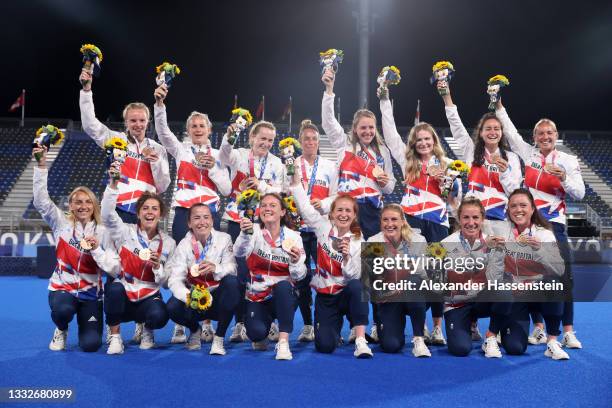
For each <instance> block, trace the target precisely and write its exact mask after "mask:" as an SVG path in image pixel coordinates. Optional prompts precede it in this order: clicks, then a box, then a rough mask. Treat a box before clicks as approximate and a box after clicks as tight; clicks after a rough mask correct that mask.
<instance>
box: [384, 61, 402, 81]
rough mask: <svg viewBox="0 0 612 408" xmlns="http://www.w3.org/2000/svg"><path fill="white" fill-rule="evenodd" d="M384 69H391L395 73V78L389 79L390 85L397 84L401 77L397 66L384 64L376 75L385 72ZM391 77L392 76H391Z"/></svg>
mask: <svg viewBox="0 0 612 408" xmlns="http://www.w3.org/2000/svg"><path fill="white" fill-rule="evenodd" d="M385 71H391V72H393V73H394V74H395V78H394V79H393V80H391V81H389V83H390V84H391V85H397V84H399V83H400V80H401V79H402V77H401V75H400V70H399V68H398V67H396V66H395V65H391V66H386V67H384V68H383V69H381V70H380V74H378V76H381V75H383V74H384V73H385ZM392 77H393V76H392Z"/></svg>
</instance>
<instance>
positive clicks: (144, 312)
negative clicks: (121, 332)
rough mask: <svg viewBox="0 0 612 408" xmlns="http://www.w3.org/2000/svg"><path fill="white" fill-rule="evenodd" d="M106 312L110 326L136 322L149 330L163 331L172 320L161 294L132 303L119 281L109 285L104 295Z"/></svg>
mask: <svg viewBox="0 0 612 408" xmlns="http://www.w3.org/2000/svg"><path fill="white" fill-rule="evenodd" d="M104 312H105V313H106V323H107V324H108V325H109V326H116V325H118V324H120V323H122V322H132V321H134V322H136V323H144V324H145V327H146V328H147V329H149V330H155V329H161V328H162V327H164V326H165V325H166V323H168V319H169V318H170V317H169V316H168V310H167V308H166V304H165V303H164V300H163V299H162V296H161V293H156V294H155V295H153V296H150V297H148V298H146V299H144V300H140V301H138V302H131V301H130V300H129V299H128V297H127V294H126V293H125V288H124V287H123V285H122V284H121V282H119V281H118V280H116V281H114V282H113V283H111V284H110V285H108V291H107V292H106V293H105V294H104Z"/></svg>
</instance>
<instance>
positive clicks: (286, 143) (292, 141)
mask: <svg viewBox="0 0 612 408" xmlns="http://www.w3.org/2000/svg"><path fill="white" fill-rule="evenodd" d="M289 145H293V146H295V148H296V149H301V148H302V146H301V145H300V142H298V141H297V140H296V139H294V138H292V137H286V138H284V139H283V140H281V141H280V142H278V147H279V148H281V149H284V148H285V147H287V146H289Z"/></svg>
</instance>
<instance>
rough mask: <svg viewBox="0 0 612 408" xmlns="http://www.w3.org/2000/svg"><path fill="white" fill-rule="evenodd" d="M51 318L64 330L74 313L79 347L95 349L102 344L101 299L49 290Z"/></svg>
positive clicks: (84, 349) (89, 349)
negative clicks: (83, 297)
mask: <svg viewBox="0 0 612 408" xmlns="http://www.w3.org/2000/svg"><path fill="white" fill-rule="evenodd" d="M49 307H51V319H52V320H53V323H55V325H56V326H57V328H58V329H60V330H66V329H67V328H68V323H70V322H71V321H72V319H73V318H74V315H76V317H77V325H78V328H79V347H80V348H81V350H83V351H87V352H93V351H97V350H98V349H99V348H100V346H101V345H102V326H103V325H102V320H103V316H102V299H96V300H80V299H77V298H76V297H74V296H72V295H71V294H70V293H68V292H64V291H51V290H50V291H49Z"/></svg>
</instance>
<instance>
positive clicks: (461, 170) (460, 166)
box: [440, 160, 470, 198]
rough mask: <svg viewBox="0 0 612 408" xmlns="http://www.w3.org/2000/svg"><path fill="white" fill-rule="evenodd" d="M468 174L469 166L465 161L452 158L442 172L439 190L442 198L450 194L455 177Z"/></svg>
mask: <svg viewBox="0 0 612 408" xmlns="http://www.w3.org/2000/svg"><path fill="white" fill-rule="evenodd" d="M468 174H470V168H469V166H468V165H467V164H465V162H463V161H461V160H454V161H453V162H451V164H449V165H448V167H447V168H446V172H445V173H444V177H443V178H442V181H441V182H440V192H441V196H442V198H447V197H448V195H449V194H450V192H451V190H452V188H453V183H454V182H455V179H456V178H457V177H465V176H467V175H468Z"/></svg>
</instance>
